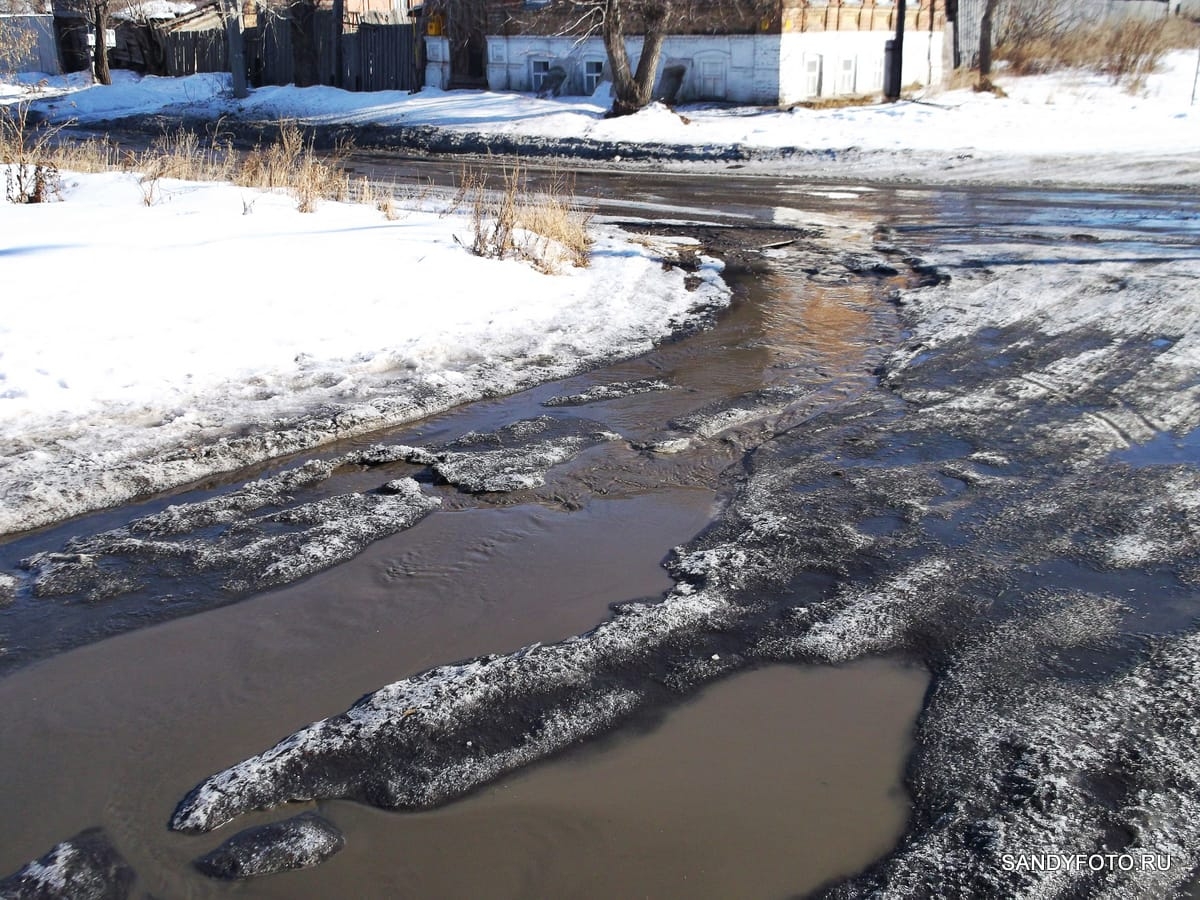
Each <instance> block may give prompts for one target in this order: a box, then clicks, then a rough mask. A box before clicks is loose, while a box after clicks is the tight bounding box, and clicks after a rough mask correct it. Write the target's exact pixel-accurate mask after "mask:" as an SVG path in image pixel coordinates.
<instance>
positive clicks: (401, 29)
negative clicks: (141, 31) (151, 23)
mask: <svg viewBox="0 0 1200 900" xmlns="http://www.w3.org/2000/svg"><path fill="white" fill-rule="evenodd" d="M258 22H259V24H258V25H257V26H256V27H254V28H247V29H246V33H245V40H246V70H247V77H248V78H249V80H250V83H251V84H252V85H254V86H256V87H260V86H262V85H267V84H293V83H295V82H296V80H297V79H296V76H297V71H296V62H297V60H296V52H295V51H296V42H297V41H301V42H303V43H305V44H307V45H308V46H309V47H311V48H312V52H311V53H310V55H309V63H310V64H311V65H312V71H310V72H309V73H308V76H309V79H308V80H312V81H314V82H315V83H317V84H326V85H332V86H334V87H340V88H345V89H346V90H350V91H411V90H416V89H418V88H420V86H421V81H422V79H421V75H422V72H421V66H420V63H419V60H418V51H419V37H418V35H417V27H416V25H414V24H412V23H404V24H367V23H362V24H358V25H357V26H352V27H355V28H356V30H353V31H343V32H342V33H341V35H340V36H339V35H338V32H337V28H336V26H335V22H334V20H333V14H332V13H330V12H328V11H326V10H316V11H315V12H313V13H311V14H310V15H309V16H308V17H307V18H306V19H305V20H303V21H293V20H292V19H291V18H289V17H288V16H286V15H280V14H272V15H265V14H264V15H260V16H259V18H258ZM343 27H345V26H343ZM339 40H340V42H341V51H342V52H341V61H340V63H341V64H340V65H339V60H338V54H337V53H336V49H337V42H338V41H339ZM165 41H166V54H165V55H166V66H167V74H169V75H190V74H192V73H194V72H227V71H229V63H228V59H229V54H228V49H227V45H226V40H225V35H224V33H223V32H222V31H219V30H209V31H178V32H169V33H167V34H166V35H165Z"/></svg>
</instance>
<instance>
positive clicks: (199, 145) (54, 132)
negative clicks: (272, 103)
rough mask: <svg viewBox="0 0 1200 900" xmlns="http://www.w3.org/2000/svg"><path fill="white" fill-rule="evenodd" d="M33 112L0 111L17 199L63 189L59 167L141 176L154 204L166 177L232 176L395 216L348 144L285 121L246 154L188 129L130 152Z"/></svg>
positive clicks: (3, 152) (309, 204)
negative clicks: (44, 121) (322, 139)
mask: <svg viewBox="0 0 1200 900" xmlns="http://www.w3.org/2000/svg"><path fill="white" fill-rule="evenodd" d="M28 112H29V107H28V104H18V105H16V106H13V107H10V108H7V109H5V110H0V162H4V163H10V164H12V165H10V167H9V169H7V170H6V171H7V172H8V179H9V181H10V182H12V185H11V187H10V189H9V190H8V191H7V195H8V199H9V200H10V201H13V202H21V203H29V202H39V201H41V200H47V199H51V198H52V197H53V196H55V195H56V194H57V183H58V182H57V173H58V171H59V170H70V171H73V172H111V171H125V172H136V173H138V174H139V185H140V187H141V190H142V199H143V201H144V202H145V203H146V205H147V206H153V205H154V204H156V203H158V202H159V201H160V200H161V199H163V197H164V195H165V191H164V189H163V185H162V184H161V182H162V180H163V179H179V180H182V181H226V182H232V183H234V184H237V185H239V186H241V187H248V188H257V189H261V190H286V191H288V192H289V193H291V194H292V196H294V197H295V198H296V208H297V209H298V210H300V211H301V212H312V211H313V210H315V209H316V208H317V204H318V203H319V202H320V201H321V200H336V201H340V202H357V203H365V204H368V205H371V206H376V207H377V208H379V209H380V211H381V212H383V213H384V215H386V216H388V217H389V218H394V217H395V208H394V206H393V205H392V204H391V201H390V199H389V201H388V202H387V203H386V204H385V203H384V202H383V199H382V198H378V197H376V195H375V191H374V190H373V189H372V187H371V185H370V183H369V182H368V181H367V180H366V179H361V180H359V181H357V182H355V183H353V184H352V183H351V180H350V176H349V175H348V174H347V173H346V171H345V168H344V163H345V159H346V156H347V154H348V153H349V151H350V149H351V148H350V145H349V144H345V143H343V144H339V145H338V146H337V147H336V148H335V149H334V150H333V151H332V152H331V153H328V154H323V155H318V154H317V153H316V151H315V149H314V147H313V143H312V140H311V139H309V138H306V137H305V135H304V132H303V131H302V130H301V128H300V127H299V126H298V125H297V124H296V123H294V122H281V123H279V137H278V139H277V140H276V141H274V142H273V143H271V144H268V145H266V146H262V145H259V146H257V147H255V148H254V149H253V150H251V151H249V152H248V153H245V154H239V153H238V152H237V151H236V150H235V149H234V147H233V144H232V141H231V140H229V139H227V138H226V139H224V140H222V139H220V138H216V139H212V140H205V139H203V138H201V137H200V136H199V135H197V134H195V133H193V132H190V131H185V130H182V129H181V130H177V131H171V132H164V133H163V134H162V135H160V136H159V137H158V138H156V139H155V140H154V142H153V143H152V144H151V145H150V147H149V149H147V150H145V151H143V152H130V151H122V150H120V149H119V148H118V147H117V146H116V145H115V144H113V143H111V142H110V141H108V140H107V139H98V138H92V139H89V140H86V141H79V142H72V141H67V140H60V139H59V138H60V132H61V130H62V127H63V126H61V125H59V126H35V125H34V124H33V123H32V122H30V121H29V116H28ZM51 188H53V189H51ZM22 198H23V199H22Z"/></svg>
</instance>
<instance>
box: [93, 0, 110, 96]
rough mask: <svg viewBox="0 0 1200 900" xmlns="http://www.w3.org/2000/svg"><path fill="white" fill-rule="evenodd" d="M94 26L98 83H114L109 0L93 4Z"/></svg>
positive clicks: (95, 68) (95, 65) (94, 58)
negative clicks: (109, 61) (109, 40)
mask: <svg viewBox="0 0 1200 900" xmlns="http://www.w3.org/2000/svg"><path fill="white" fill-rule="evenodd" d="M92 27H93V28H94V29H96V46H95V47H94V48H93V49H92V65H93V69H94V72H95V76H96V83H97V84H112V75H111V73H110V72H109V71H108V0H104V2H101V3H93V4H92Z"/></svg>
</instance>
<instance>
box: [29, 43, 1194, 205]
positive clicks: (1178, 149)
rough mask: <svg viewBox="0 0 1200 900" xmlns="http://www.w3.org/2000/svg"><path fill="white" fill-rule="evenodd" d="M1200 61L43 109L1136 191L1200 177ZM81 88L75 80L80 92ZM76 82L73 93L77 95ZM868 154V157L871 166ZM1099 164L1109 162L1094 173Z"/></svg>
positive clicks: (273, 94)
mask: <svg viewBox="0 0 1200 900" xmlns="http://www.w3.org/2000/svg"><path fill="white" fill-rule="evenodd" d="M1195 72H1196V52H1195V51H1178V52H1175V53H1171V54H1169V55H1167V56H1166V57H1165V59H1164V63H1163V67H1162V70H1161V71H1160V72H1159V73H1157V74H1154V75H1152V76H1150V77H1149V78H1148V79H1147V82H1146V85H1145V87H1144V89H1143V90H1141V91H1140V92H1139V93H1137V94H1136V95H1134V94H1130V93H1128V92H1126V91H1125V90H1124V89H1123V88H1121V87H1119V86H1117V85H1114V84H1112V83H1111V81H1110V80H1109V79H1108V78H1106V77H1103V76H1099V75H1092V74H1089V73H1082V72H1062V73H1056V74H1053V75H1042V76H1033V77H1022V78H1018V77H1006V76H1003V75H1001V76H999V77H998V78H997V79H996V82H997V84H999V85H1000V86H1001V87H1002V88H1003V89H1004V91H1005V92H1006V93H1007V95H1008V96H1006V97H1002V98H1001V97H996V96H993V95H992V94H978V93H975V92H974V91H971V90H958V91H949V92H944V93H940V94H939V93H936V92H929V93H927V94H925V95H923V96H922V97H921V99H920V100H918V101H915V102H901V103H895V104H875V105H871V106H860V107H847V108H843V109H825V110H809V109H801V108H796V109H793V110H790V111H781V110H777V109H762V108H756V107H732V108H731V107H712V106H707V107H706V106H697V107H682V108H681V109H680V112H681V113H682V115H677V114H675V113H674V112H672V111H670V110H668V109H666V108H665V107H663V106H661V105H660V104H655V105H653V106H651V107H649V108H647V109H645V110H643V111H641V112H640V113H638V114H637V115H634V116H629V117H625V118H620V119H605V118H604V113H605V111H606V109H607V104H606V103H605V102H604V101H603V99H602V98H590V97H563V98H558V99H539V98H536V97H533V96H531V95H528V94H516V93H495V92H487V91H484V92H479V91H441V90H436V89H432V88H427V89H425V90H422V91H420V92H419V93H416V94H408V93H406V92H402V91H381V92H377V93H350V92H346V91H341V90H338V89H336V88H330V87H311V88H303V89H299V88H295V87H290V86H289V87H263V88H259V89H257V90H254V91H252V92H251V95H250V97H249V98H247V99H246V100H244V101H241V102H238V101H235V100H233V99H231V98H230V96H229V91H228V79H227V76H216V75H196V76H191V77H189V78H180V79H172V78H143V79H138V78H137V77H136V76H134V75H131V74H130V73H116V75H115V76H114V78H115V83H114V84H113V85H112V86H110V87H98V86H93V87H87V88H85V89H83V90H72V92H71V93H69V94H68V95H64V96H61V97H58V98H56V99H51V100H46V101H44V103H43V104H42V106H41V108H42V109H43V110H44V111H45V112H46V113H47V114H49V115H50V116H52V117H55V118H58V119H67V118H74V119H77V120H79V121H81V122H85V123H86V122H89V121H90V122H95V121H100V120H103V119H109V118H113V117H119V116H126V115H142V114H147V113H152V112H164V113H166V114H169V115H182V114H187V115H192V116H200V117H209V118H216V117H218V116H232V117H234V118H238V119H244V120H258V121H272V120H275V119H279V118H289V119H299V120H301V121H303V122H305V123H307V124H310V125H342V124H345V125H352V126H368V125H369V126H383V127H397V126H428V127H433V128H437V129H444V130H447V131H450V132H454V133H460V134H466V133H469V134H482V135H491V136H494V137H497V138H505V139H518V140H520V141H523V142H525V143H526V144H527V145H528V147H529V149H531V150H536V149H537V146H538V142H539V141H543V142H550V144H551V145H552V147H551V148H552V149H553V148H554V147H557V146H558V145H559V144H561V143H562V142H563V141H588V142H593V143H594V144H595V145H596V146H598V147H610V146H611V145H613V144H620V143H633V144H643V145H655V146H656V148H657V147H659V145H661V152H662V153H663V154H669V152H670V151H671V148H682V147H710V148H735V149H736V150H737V151H738V152H739V153H744V154H748V155H750V156H754V155H759V156H764V155H765V156H766V157H768V158H771V159H775V160H776V162H777V163H778V165H779V166H780V167H782V168H785V169H788V168H790V169H793V170H803V171H805V173H806V174H826V175H831V176H833V175H836V176H840V177H846V176H849V175H859V174H863V175H872V174H875V175H878V176H881V177H914V175H916V177H921V176H922V175H923V176H924V177H931V173H930V172H929V171H927V170H929V169H933V170H935V171H936V173H937V175H938V177H940V178H943V179H945V178H953V179H962V178H967V177H969V178H970V179H972V180H991V181H997V180H1002V181H1018V182H1019V181H1030V180H1036V179H1043V178H1048V179H1053V180H1057V181H1069V182H1080V183H1082V182H1090V183H1111V184H1137V183H1169V184H1196V183H1200V161H1197V158H1196V154H1195V148H1196V147H1197V146H1200V106H1195V105H1192V103H1191V96H1192V86H1193V79H1194V77H1195ZM75 87H77V86H75ZM64 89H66V88H64ZM864 157H865V158H864ZM1097 160H1101V161H1102V162H1101V164H1100V165H1097V164H1096V163H1097Z"/></svg>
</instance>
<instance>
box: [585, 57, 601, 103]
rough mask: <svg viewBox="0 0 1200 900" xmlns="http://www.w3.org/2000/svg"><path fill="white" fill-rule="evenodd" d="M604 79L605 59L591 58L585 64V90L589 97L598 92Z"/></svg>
mask: <svg viewBox="0 0 1200 900" xmlns="http://www.w3.org/2000/svg"><path fill="white" fill-rule="evenodd" d="M603 80H604V60H602V59H589V60H587V61H585V62H584V64H583V92H584V93H585V94H587V95H588V96H589V97H590V96H591V95H592V94H594V93H596V88H598V87H600V82H601V81H603Z"/></svg>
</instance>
